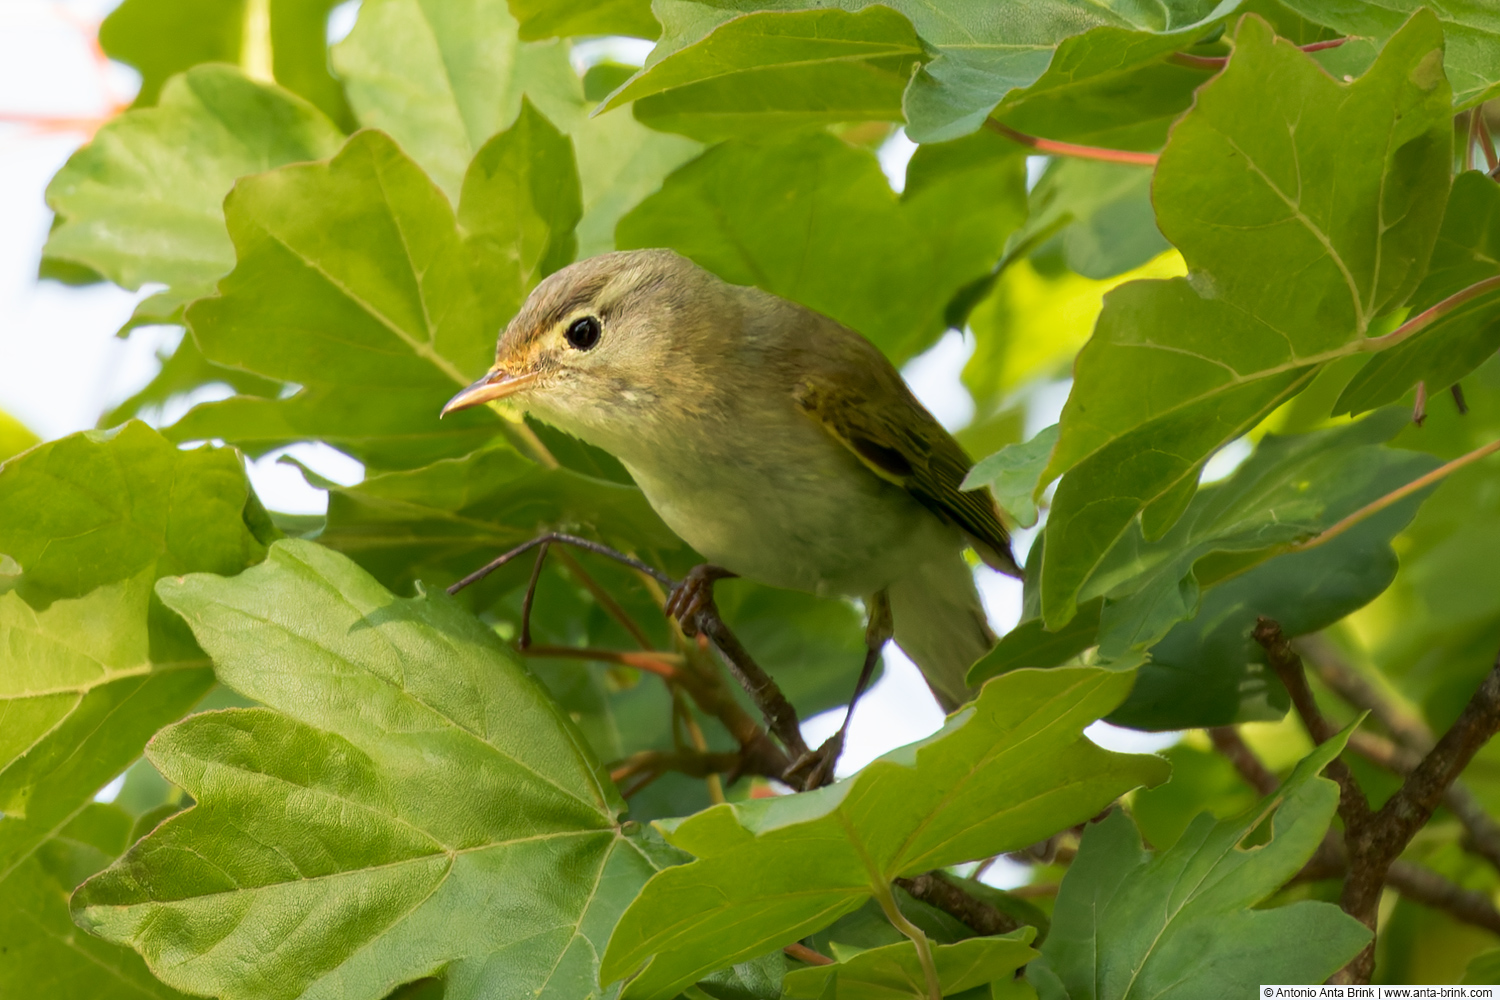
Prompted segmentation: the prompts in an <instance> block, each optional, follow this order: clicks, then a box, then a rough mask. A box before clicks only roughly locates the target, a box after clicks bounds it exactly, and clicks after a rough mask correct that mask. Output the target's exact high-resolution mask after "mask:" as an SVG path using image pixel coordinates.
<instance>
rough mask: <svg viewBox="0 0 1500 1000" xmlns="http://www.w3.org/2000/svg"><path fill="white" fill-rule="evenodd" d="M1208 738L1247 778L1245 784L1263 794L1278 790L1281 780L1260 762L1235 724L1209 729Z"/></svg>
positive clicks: (1242, 775) (1241, 774)
mask: <svg viewBox="0 0 1500 1000" xmlns="http://www.w3.org/2000/svg"><path fill="white" fill-rule="evenodd" d="M1208 738H1209V740H1210V741H1212V742H1213V745H1214V749H1215V750H1217V751H1219V753H1221V754H1223V755H1224V756H1225V757H1226V758H1228V759H1229V763H1231V764H1233V765H1234V769H1235V770H1236V771H1238V772H1239V773H1240V777H1242V778H1244V779H1245V784H1247V785H1249V786H1250V787H1251V788H1253V789H1255V791H1256V792H1257V793H1259V794H1260V795H1262V796H1266V795H1270V794H1271V793H1272V792H1274V791H1276V789H1277V787H1278V786H1279V785H1280V784H1281V782H1279V781H1277V780H1276V775H1274V774H1272V773H1271V771H1270V769H1269V768H1267V767H1266V765H1264V764H1262V763H1261V762H1260V758H1259V757H1257V756H1255V752H1254V751H1253V750H1251V749H1250V747H1249V746H1247V745H1246V744H1245V740H1244V738H1243V737H1242V736H1240V731H1239V730H1238V729H1236V728H1234V727H1233V726H1215V727H1214V728H1212V729H1210V730H1209V731H1208Z"/></svg>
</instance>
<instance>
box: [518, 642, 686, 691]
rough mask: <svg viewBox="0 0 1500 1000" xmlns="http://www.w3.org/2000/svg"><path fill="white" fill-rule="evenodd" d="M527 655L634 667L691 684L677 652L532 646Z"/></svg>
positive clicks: (674, 680) (684, 683)
mask: <svg viewBox="0 0 1500 1000" xmlns="http://www.w3.org/2000/svg"><path fill="white" fill-rule="evenodd" d="M525 653H526V655H527V656H535V657H538V658H540V659H551V660H595V661H597V662H599V663H618V664H620V665H621V666H623V667H634V668H635V669H636V670H644V671H645V672H646V673H648V674H655V675H656V676H658V677H661V678H664V679H666V680H668V681H671V682H672V683H682V684H683V686H684V687H687V686H689V685H690V682H687V681H685V680H684V678H683V672H682V657H681V656H679V655H677V654H676V653H658V652H655V651H652V652H649V653H636V652H632V651H629V650H618V649H595V648H593V647H591V646H545V645H544V646H529V647H527V648H526V649H525Z"/></svg>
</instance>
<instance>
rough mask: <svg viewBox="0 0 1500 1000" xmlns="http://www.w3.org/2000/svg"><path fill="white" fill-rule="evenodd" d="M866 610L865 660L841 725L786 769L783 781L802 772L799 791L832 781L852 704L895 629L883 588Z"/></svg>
mask: <svg viewBox="0 0 1500 1000" xmlns="http://www.w3.org/2000/svg"><path fill="white" fill-rule="evenodd" d="M869 609H870V617H869V621H868V622H867V623H866V625H865V663H864V666H863V667H861V668H860V671H859V681H858V682H857V683H856V684H855V685H854V696H853V697H851V698H850V699H849V708H848V710H846V711H845V712H844V722H843V725H841V726H839V731H838V732H836V733H834V734H833V735H832V736H830V737H828V739H826V740H824V741H823V745H822V746H820V747H818V749H816V750H814V751H812V752H810V753H806V754H803V755H802V757H801V758H800V759H798V760H797V761H795V762H794V763H793V764H792V766H791V767H789V768H787V771H786V779H787V780H790V779H792V778H795V777H796V776H797V775H799V774H804V773H805V774H806V777H805V778H804V779H803V780H802V782H801V784H802V789H803V791H807V790H808V789H812V788H821V787H823V786H824V785H827V784H831V783H832V782H833V769H834V766H835V765H836V764H838V762H839V755H840V754H842V753H843V752H844V736H845V734H846V733H847V732H848V731H849V720H850V719H852V718H853V717H854V706H856V705H858V704H859V699H860V697H861V696H862V695H863V694H864V693H865V688H866V687H868V686H869V684H870V676H871V675H872V674H874V673H875V664H877V663H879V662H880V651H881V650H882V649H884V648H885V644H886V642H888V641H889V640H890V638H891V635H892V634H893V633H894V631H895V630H894V628H893V627H892V624H891V599H890V596H889V595H888V594H887V593H886V592H885V591H884V590H881V591H878V592H876V594H875V596H874V597H872V598H870V602H869ZM792 783H793V784H795V783H796V782H792Z"/></svg>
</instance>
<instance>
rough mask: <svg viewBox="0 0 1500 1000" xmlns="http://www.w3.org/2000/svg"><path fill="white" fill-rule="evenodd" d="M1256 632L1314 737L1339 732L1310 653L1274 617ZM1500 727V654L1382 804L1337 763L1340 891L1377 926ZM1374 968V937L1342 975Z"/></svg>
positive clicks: (1354, 977)
mask: <svg viewBox="0 0 1500 1000" xmlns="http://www.w3.org/2000/svg"><path fill="white" fill-rule="evenodd" d="M1251 634H1252V635H1253V636H1254V638H1255V640H1256V642H1258V643H1260V645H1261V646H1262V647H1263V648H1264V649H1265V651H1266V658H1267V659H1268V660H1269V661H1270V663H1271V666H1272V668H1273V669H1274V670H1275V671H1276V674H1277V676H1278V677H1280V678H1281V681H1282V684H1283V685H1285V686H1286V688H1287V692H1288V693H1289V694H1290V695H1291V697H1292V704H1293V705H1295V706H1296V708H1297V712H1298V714H1299V715H1300V716H1301V717H1302V720H1303V722H1304V724H1305V725H1306V726H1307V731H1308V732H1309V733H1310V734H1311V735H1312V737H1313V740H1314V741H1315V742H1318V743H1322V742H1324V741H1325V740H1327V739H1328V738H1329V737H1331V736H1332V735H1333V732H1332V726H1331V725H1330V724H1329V723H1328V721H1327V720H1326V719H1324V718H1323V715H1322V712H1321V711H1320V710H1319V709H1318V706H1317V702H1316V701H1314V700H1313V696H1312V691H1311V690H1310V689H1309V688H1308V686H1307V678H1306V677H1305V676H1304V674H1303V671H1302V658H1301V657H1300V656H1298V655H1297V653H1296V652H1295V651H1294V650H1293V649H1292V647H1291V644H1290V643H1289V642H1288V641H1287V639H1286V636H1285V635H1284V634H1283V633H1282V631H1281V626H1280V625H1279V624H1277V623H1276V622H1274V621H1272V620H1271V619H1269V618H1260V619H1257V621H1256V623H1255V629H1254V631H1253V632H1252V633H1251ZM1497 730H1500V659H1497V661H1496V663H1495V666H1494V668H1493V669H1491V671H1490V673H1489V674H1488V675H1487V676H1486V677H1485V679H1484V681H1483V682H1481V683H1480V685H1479V689H1478V690H1477V691H1475V692H1474V696H1473V697H1472V698H1470V699H1469V703H1468V704H1467V705H1466V706H1465V707H1464V710H1463V712H1462V713H1461V714H1460V715H1459V717H1458V721H1457V722H1455V723H1454V724H1453V726H1452V728H1450V729H1449V730H1448V731H1447V732H1446V733H1444V734H1443V736H1442V738H1441V739H1439V740H1438V741H1437V744H1436V745H1435V746H1434V747H1433V748H1432V751H1431V752H1430V753H1428V754H1427V755H1426V756H1425V757H1423V758H1422V761H1421V763H1420V764H1418V765H1417V767H1416V769H1415V770H1413V771H1412V773H1411V775H1410V776H1409V777H1408V778H1407V779H1406V781H1405V782H1404V783H1403V784H1402V785H1401V787H1400V788H1399V789H1397V791H1396V793H1395V794H1394V795H1392V796H1391V797H1390V798H1389V799H1387V800H1386V803H1385V805H1383V806H1381V807H1380V809H1379V810H1378V811H1376V812H1373V813H1372V812H1371V811H1370V808H1369V804H1368V801H1367V800H1366V799H1365V797H1364V793H1363V792H1362V791H1361V790H1360V788H1359V783H1358V781H1356V780H1355V778H1354V775H1353V773H1352V772H1351V771H1350V770H1349V768H1348V765H1346V764H1344V762H1343V761H1342V760H1339V759H1335V760H1333V761H1330V762H1329V765H1328V774H1329V776H1330V777H1331V778H1333V779H1334V780H1335V781H1337V782H1338V784H1339V815H1340V816H1341V817H1342V818H1343V820H1344V849H1345V851H1346V852H1347V856H1348V859H1349V860H1348V865H1349V872H1348V876H1347V877H1346V878H1345V879H1344V889H1343V892H1342V894H1341V895H1340V898H1339V905H1340V906H1341V907H1342V908H1343V909H1344V912H1346V913H1348V914H1349V915H1350V916H1352V917H1354V918H1355V919H1356V920H1359V921H1360V922H1361V923H1363V924H1364V925H1365V926H1367V927H1369V928H1370V929H1371V930H1372V931H1373V930H1374V929H1375V922H1376V916H1377V911H1378V909H1379V905H1380V893H1381V890H1382V888H1383V887H1384V886H1385V883H1386V879H1387V877H1388V875H1389V873H1390V870H1391V866H1392V863H1393V862H1395V861H1396V859H1397V858H1398V857H1399V856H1400V855H1401V852H1402V851H1404V850H1405V849H1406V845H1407V844H1409V843H1410V842H1411V839H1412V837H1414V836H1416V834H1417V831H1418V830H1420V829H1421V828H1422V827H1423V826H1424V825H1426V823H1427V821H1428V820H1429V819H1431V818H1432V813H1433V811H1434V810H1435V809H1436V808H1437V806H1438V803H1439V802H1441V801H1442V799H1443V795H1444V793H1445V792H1446V790H1447V789H1448V787H1449V786H1450V785H1452V784H1453V782H1454V780H1455V779H1456V778H1457V777H1458V775H1459V774H1460V773H1461V772H1462V771H1463V769H1464V768H1465V767H1467V766H1468V763H1469V761H1470V760H1472V759H1473V757H1474V754H1476V753H1478V752H1479V748H1480V747H1482V746H1484V744H1485V743H1487V742H1488V741H1489V739H1490V737H1491V736H1493V735H1494V734H1495V732H1496V731H1497ZM1374 967H1375V945H1374V942H1373V940H1372V941H1371V943H1370V944H1369V945H1368V946H1366V948H1365V949H1364V950H1363V951H1361V952H1360V953H1359V955H1358V956H1356V957H1355V958H1354V960H1353V961H1351V962H1350V963H1349V964H1348V965H1347V966H1345V967H1344V968H1343V969H1342V970H1340V972H1339V974H1338V975H1337V976H1336V977H1335V980H1334V981H1335V982H1340V983H1367V982H1369V979H1370V974H1371V972H1373V970H1374Z"/></svg>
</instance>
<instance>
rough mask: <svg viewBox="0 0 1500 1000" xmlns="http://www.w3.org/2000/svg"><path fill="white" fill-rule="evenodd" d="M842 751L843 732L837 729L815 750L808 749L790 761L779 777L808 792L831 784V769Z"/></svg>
mask: <svg viewBox="0 0 1500 1000" xmlns="http://www.w3.org/2000/svg"><path fill="white" fill-rule="evenodd" d="M843 752H844V732H843V730H839V731H838V732H836V733H834V734H833V735H832V736H830V737H828V739H826V740H824V741H823V745H822V746H820V747H818V749H816V750H809V751H808V752H807V753H805V754H803V755H802V756H801V757H798V758H797V759H796V760H795V761H793V762H792V766H791V767H788V768H787V769H786V771H785V772H784V773H783V774H782V776H781V779H782V780H783V781H785V782H786V783H787V784H789V785H791V786H792V787H793V788H800V789H801V790H802V791H804V792H810V791H812V790H813V789H814V788H822V787H823V786H824V785H831V784H833V769H834V767H835V766H836V765H837V764H838V762H839V755H841V754H842V753H843Z"/></svg>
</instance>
